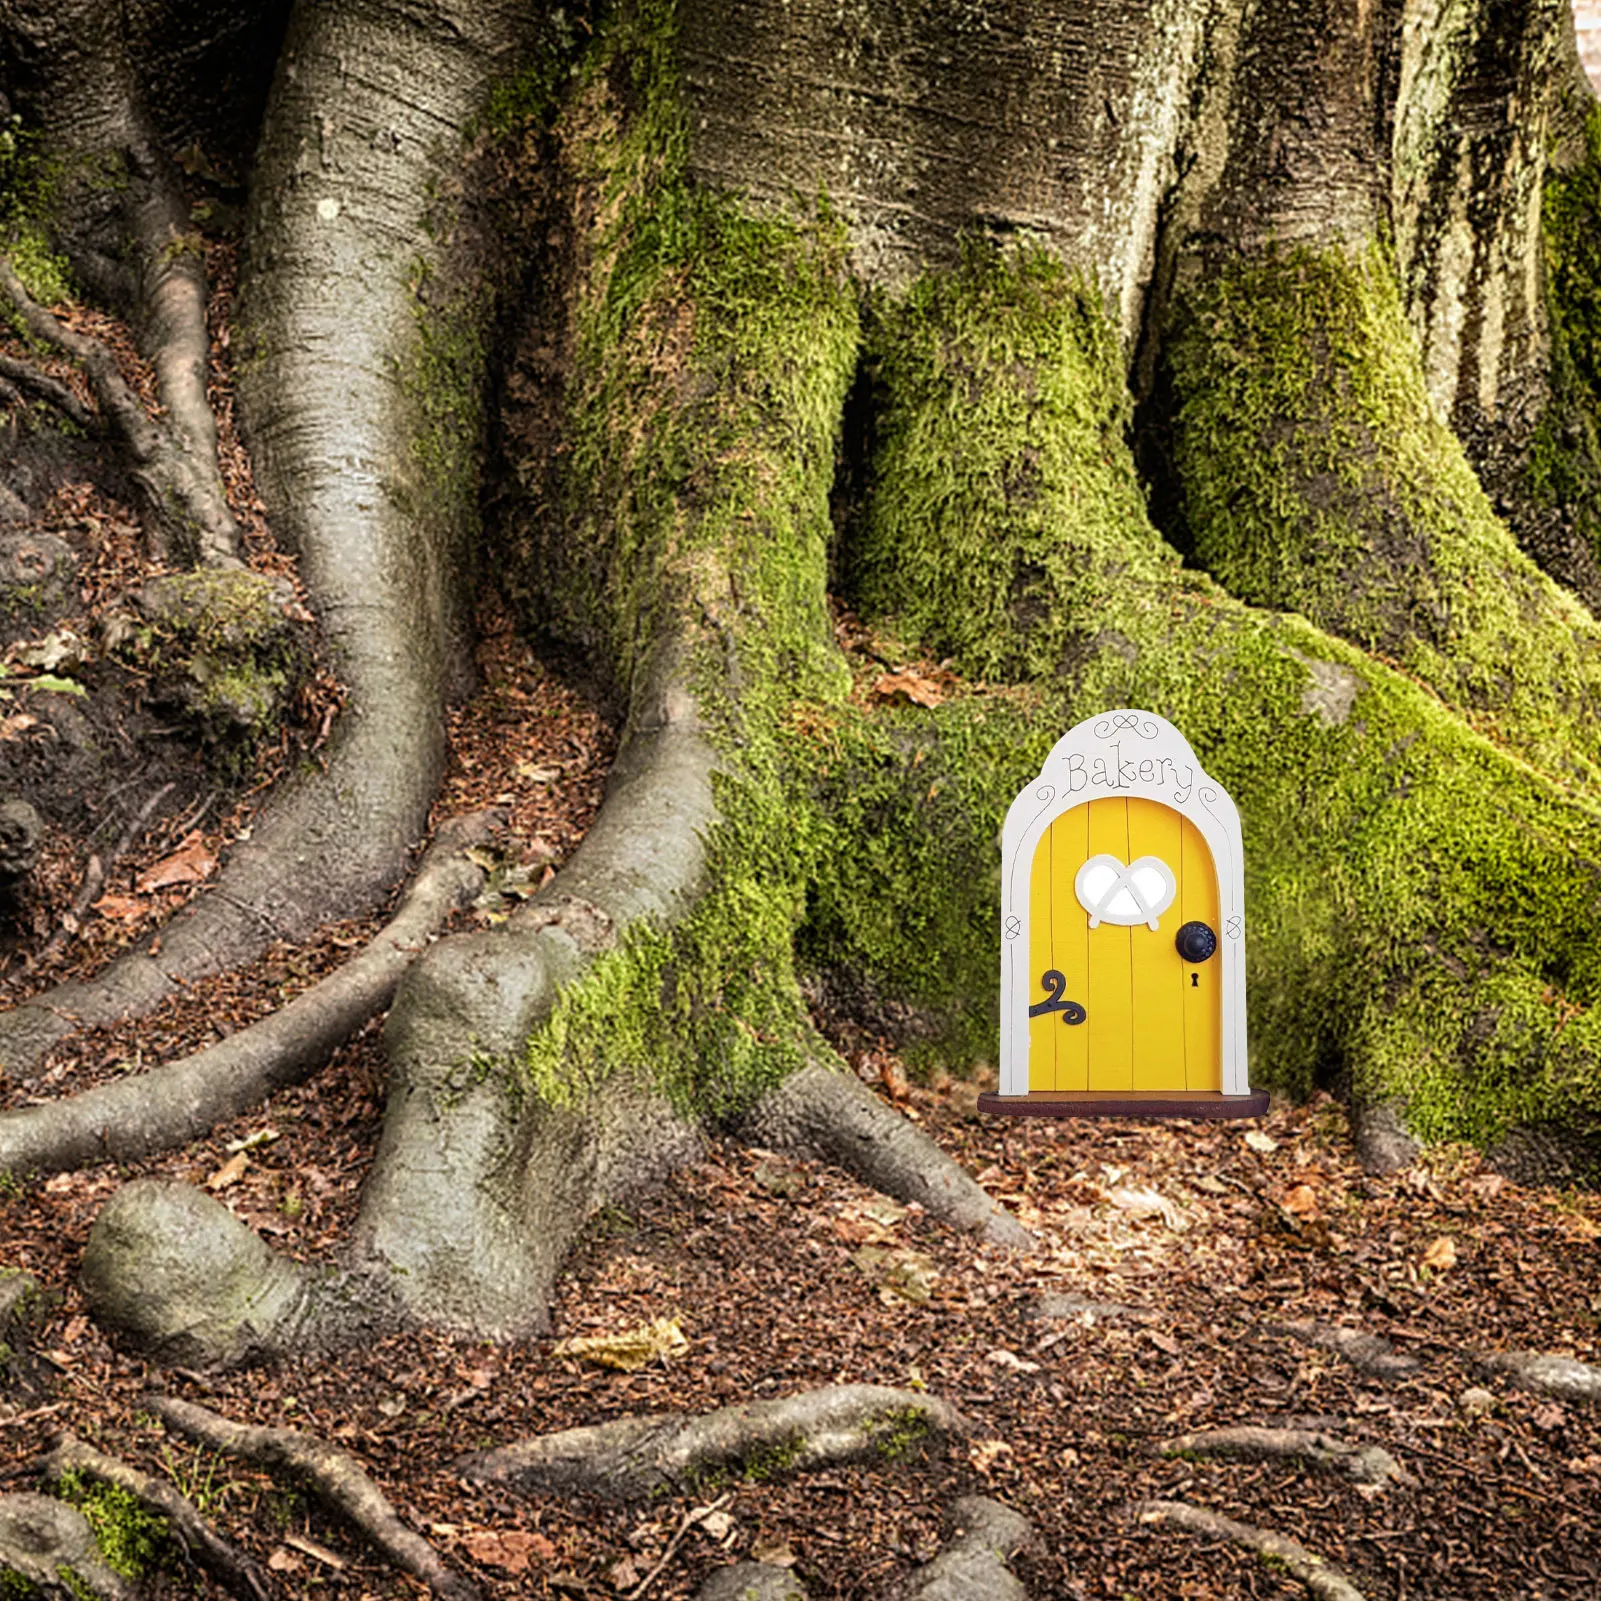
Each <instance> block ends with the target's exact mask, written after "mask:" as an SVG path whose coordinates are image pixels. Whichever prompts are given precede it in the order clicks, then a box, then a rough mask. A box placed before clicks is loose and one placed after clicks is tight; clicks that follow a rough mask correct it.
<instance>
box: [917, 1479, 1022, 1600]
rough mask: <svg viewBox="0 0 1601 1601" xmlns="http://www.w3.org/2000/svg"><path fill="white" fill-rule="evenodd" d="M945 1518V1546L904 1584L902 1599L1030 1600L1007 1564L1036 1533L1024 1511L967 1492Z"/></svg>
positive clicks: (954, 1504) (953, 1505)
mask: <svg viewBox="0 0 1601 1601" xmlns="http://www.w3.org/2000/svg"><path fill="white" fill-rule="evenodd" d="M945 1522H946V1527H947V1530H948V1532H949V1536H950V1538H949V1539H948V1540H947V1542H946V1544H945V1548H944V1549H943V1550H942V1551H941V1552H940V1554H939V1555H938V1556H937V1557H935V1558H934V1560H933V1561H932V1562H930V1563H929V1564H928V1565H927V1566H926V1567H923V1568H919V1569H918V1571H917V1572H916V1573H914V1574H913V1575H912V1576H911V1578H910V1579H908V1580H907V1581H906V1583H905V1584H904V1585H902V1586H901V1587H900V1589H899V1590H898V1591H897V1592H896V1596H897V1601H967V1598H968V1597H969V1596H983V1597H984V1601H1026V1597H1027V1595H1028V1592H1027V1591H1026V1590H1025V1589H1024V1588H1023V1586H1022V1583H1021V1582H1020V1581H1019V1580H1018V1578H1017V1576H1016V1575H1015V1574H1014V1573H1013V1572H1012V1571H1011V1569H1010V1568H1009V1567H1008V1564H1009V1563H1010V1562H1011V1560H1012V1558H1013V1557H1015V1556H1016V1555H1017V1553H1018V1552H1019V1551H1021V1550H1023V1549H1024V1548H1025V1547H1026V1546H1027V1545H1028V1544H1029V1542H1030V1541H1031V1540H1032V1539H1033V1537H1034V1526H1033V1525H1032V1524H1031V1523H1030V1522H1029V1521H1028V1519H1027V1518H1025V1517H1024V1516H1023V1515H1022V1513H1021V1512H1014V1511H1013V1510H1012V1508H1011V1507H1009V1506H1004V1505H1002V1503H1001V1502H999V1501H991V1500H990V1499H989V1498H988V1497H987V1496H982V1495H964V1496H963V1497H962V1498H961V1499H960V1500H959V1501H956V1502H954V1503H953V1504H952V1506H951V1509H950V1511H949V1513H948V1514H947V1515H946V1519H945Z"/></svg>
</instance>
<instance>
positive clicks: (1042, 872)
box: [1028, 825, 1062, 1090]
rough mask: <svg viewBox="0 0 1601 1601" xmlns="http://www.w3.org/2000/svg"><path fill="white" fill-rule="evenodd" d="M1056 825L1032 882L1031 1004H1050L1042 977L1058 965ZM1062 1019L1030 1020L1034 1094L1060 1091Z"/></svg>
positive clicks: (1043, 843)
mask: <svg viewBox="0 0 1601 1601" xmlns="http://www.w3.org/2000/svg"><path fill="white" fill-rule="evenodd" d="M1054 833H1055V827H1054V825H1053V826H1052V827H1051V828H1048V829H1046V831H1045V832H1044V834H1042V835H1041V836H1040V842H1039V844H1038V845H1037V846H1035V848H1034V861H1033V863H1032V865H1031V866H1030V868H1029V878H1028V1002H1029V1005H1030V1006H1032V1005H1033V1004H1034V1003H1035V1002H1036V1001H1043V1000H1046V999H1047V998H1048V997H1047V996H1046V993H1045V986H1044V984H1042V983H1041V982H1040V975H1041V974H1042V973H1044V972H1045V971H1047V969H1049V968H1052V967H1054V966H1055V965H1056V963H1055V960H1054V958H1053V956H1052V951H1051V947H1052V929H1051V863H1052V859H1053V854H1054V853H1053V850H1052V845H1051V840H1052V836H1053V834H1054ZM1061 1028H1062V1024H1061V1019H1060V1018H1058V1017H1055V1016H1053V1015H1052V1014H1051V1013H1049V1012H1047V1013H1046V1014H1045V1015H1044V1016H1043V1017H1031V1018H1030V1019H1029V1020H1028V1087H1029V1088H1030V1089H1031V1090H1054V1089H1055V1088H1056V1036H1057V1034H1058V1033H1059V1032H1060V1031H1061Z"/></svg>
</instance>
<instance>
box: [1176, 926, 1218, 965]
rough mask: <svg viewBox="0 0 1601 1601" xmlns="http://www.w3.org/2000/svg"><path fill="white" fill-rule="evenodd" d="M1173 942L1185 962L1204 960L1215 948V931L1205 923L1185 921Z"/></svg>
mask: <svg viewBox="0 0 1601 1601" xmlns="http://www.w3.org/2000/svg"><path fill="white" fill-rule="evenodd" d="M1173 943H1174V944H1175V945H1176V946H1178V953H1179V955H1180V956H1182V957H1183V958H1184V960H1185V961H1186V962H1204V961H1205V960H1206V959H1207V958H1208V957H1209V956H1211V955H1212V954H1213V953H1214V952H1215V951H1216V950H1217V931H1216V930H1215V929H1213V928H1210V927H1209V926H1208V925H1207V924H1205V923H1186V924H1185V925H1184V927H1183V928H1181V929H1180V930H1179V931H1178V935H1177V937H1176V938H1175V939H1174V941H1173Z"/></svg>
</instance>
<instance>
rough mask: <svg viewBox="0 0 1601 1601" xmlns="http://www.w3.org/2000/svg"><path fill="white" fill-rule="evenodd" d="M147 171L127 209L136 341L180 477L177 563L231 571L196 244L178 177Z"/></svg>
mask: <svg viewBox="0 0 1601 1601" xmlns="http://www.w3.org/2000/svg"><path fill="white" fill-rule="evenodd" d="M140 154H141V155H142V156H143V159H144V162H145V164H146V165H147V166H148V167H150V168H151V169H152V171H151V181H150V183H149V184H148V186H147V187H146V189H145V191H144V197H143V202H142V204H139V205H137V206H135V207H134V209H133V217H132V225H133V234H134V238H135V240H136V242H137V246H138V258H139V274H138V279H139V291H138V305H139V322H140V333H141V335H142V339H143V343H144V346H145V349H146V351H147V353H148V354H149V356H150V360H151V364H152V366H153V367H154V368H155V377H156V392H157V394H158V395H159V396H160V397H161V403H162V405H163V406H164V407H165V408H166V412H167V417H166V430H165V431H166V436H167V440H168V445H169V448H170V450H171V451H172V453H173V454H174V456H175V457H176V458H177V460H178V462H179V463H181V466H182V473H183V487H182V499H181V509H182V513H183V515H184V517H185V518H186V519H187V521H186V526H185V527H184V528H183V530H182V546H181V548H182V549H183V553H184V555H185V556H186V557H187V558H188V559H190V560H192V561H195V562H198V563H199V564H200V565H202V566H206V567H238V566H241V565H242V563H241V562H240V559H239V545H240V540H239V528H238V525H237V524H236V523H235V522H234V519H233V513H232V512H231V511H230V510H229V509H228V494H227V490H226V489H225V488H224V487H223V482H222V473H221V471H220V469H219V468H218V465H217V419H216V417H215V415H214V414H213V412H212V409H211V402H210V400H209V399H208V397H207V395H206V374H207V371H208V368H209V365H210V354H211V340H210V336H209V333H208V331H207V328H206V272H205V264H204V260H203V258H202V256H201V251H200V240H199V236H198V234H197V233H196V231H195V228H194V221H193V219H192V217H191V216H190V213H189V203H188V202H187V201H186V200H185V199H184V197H183V192H182V189H181V187H180V185H179V182H178V178H177V174H176V173H175V172H173V171H172V169H171V166H170V164H169V163H168V162H167V161H166V160H165V159H164V158H162V157H159V156H156V155H154V154H152V153H149V152H140Z"/></svg>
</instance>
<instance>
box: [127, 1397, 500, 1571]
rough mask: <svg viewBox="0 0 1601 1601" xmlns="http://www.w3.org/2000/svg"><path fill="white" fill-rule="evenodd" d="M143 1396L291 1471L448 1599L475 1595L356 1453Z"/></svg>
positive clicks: (237, 1450) (179, 1424)
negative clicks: (416, 1530) (402, 1513)
mask: <svg viewBox="0 0 1601 1601" xmlns="http://www.w3.org/2000/svg"><path fill="white" fill-rule="evenodd" d="M146 1404H147V1405H148V1406H149V1407H150V1408H151V1410H152V1411H154V1412H155V1413H156V1415H157V1416H158V1417H160V1418H161V1420H162V1422H163V1423H165V1424H166V1425H167V1426H168V1427H169V1428H172V1429H176V1430H177V1431H178V1432H179V1433H180V1434H184V1435H187V1436H188V1437H189V1438H190V1439H191V1440H198V1441H199V1442H200V1443H201V1444H202V1445H207V1446H210V1447H211V1448H212V1449H213V1450H217V1451H226V1452H227V1453H228V1454H229V1455H230V1456H237V1457H243V1458H244V1459H245V1460H246V1461H249V1462H254V1463H256V1464H258V1465H259V1466H261V1467H265V1468H268V1469H273V1470H279V1471H284V1472H287V1473H290V1474H293V1475H294V1476H295V1477H296V1478H297V1479H299V1480H301V1481H302V1482H303V1483H304V1484H305V1485H306V1486H307V1487H308V1488H309V1489H310V1490H311V1491H312V1492H313V1493H314V1494H315V1495H316V1496H317V1497H318V1499H319V1500H321V1501H322V1502H323V1503H324V1504H325V1505H327V1506H328V1507H330V1508H331V1509H332V1510H333V1511H335V1512H337V1513H338V1514H339V1515H340V1516H341V1517H342V1518H344V1519H345V1520H346V1521H347V1522H349V1523H350V1524H351V1525H352V1526H353V1527H355V1528H356V1529H358V1530H359V1531H360V1532H361V1533H362V1534H364V1535H365V1536H366V1537H367V1538H368V1539H369V1540H370V1541H371V1542H372V1543H373V1544H374V1545H375V1546H376V1547H377V1548H378V1549H379V1550H380V1551H382V1552H383V1553H384V1555H385V1556H386V1557H388V1558H389V1560H390V1561H391V1562H393V1563H395V1565H396V1566H397V1567H400V1568H404V1569H405V1571H406V1572H407V1573H410V1574H412V1575H413V1576H414V1577H416V1578H418V1579H421V1580H422V1582H423V1583H424V1584H426V1585H427V1586H428V1588H429V1589H430V1590H432V1591H433V1593H434V1594H435V1595H438V1596H444V1597H445V1598H446V1601H478V1594H479V1592H478V1590H477V1588H476V1587H475V1586H474V1585H471V1584H469V1583H468V1582H467V1581H466V1580H465V1579H463V1578H462V1577H461V1576H460V1575H459V1574H457V1573H453V1572H452V1571H451V1570H450V1569H449V1568H448V1567H446V1566H445V1564H444V1562H443V1560H442V1559H441V1558H440V1556H439V1554H438V1552H436V1551H435V1550H434V1548H433V1547H432V1546H431V1545H429V1543H428V1542H427V1541H426V1540H424V1539H423V1538H422V1536H421V1535H419V1534H414V1533H413V1532H412V1531H411V1530H410V1529H408V1528H407V1527H406V1526H405V1524H403V1523H402V1522H401V1521H400V1519H399V1518H398V1517H397V1516H396V1515H395V1509H394V1508H393V1507H392V1506H391V1505H390V1504H389V1500H388V1498H387V1497H386V1496H385V1495H384V1493H383V1491H382V1490H380V1489H379V1488H378V1486H377V1485H376V1484H375V1483H374V1482H373V1481H372V1479H371V1478H370V1477H369V1476H368V1474H367V1472H366V1470H365V1469H364V1468H363V1467H362V1466H361V1464H360V1463H358V1462H357V1461H356V1460H355V1458H354V1457H351V1456H349V1455H347V1454H346V1453H345V1452H343V1451H340V1450H336V1449H335V1448H334V1447H333V1446H331V1445H325V1444H323V1442H322V1441H320V1440H316V1439H313V1438H312V1437H311V1436H310V1435H307V1434H302V1433H300V1432H299V1431H298V1430H296V1429H270V1428H256V1427H251V1426H249V1425H246V1424H242V1423H233V1422H230V1421H229V1419H227V1418H224V1417H220V1416H218V1414H217V1413H215V1412H212V1411H209V1410H208V1409H207V1408H206V1407H203V1406H196V1405H194V1404H193V1403H192V1402H189V1401H180V1400H177V1399H176V1398H175V1397H172V1396H166V1395H153V1396H148V1397H146Z"/></svg>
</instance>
